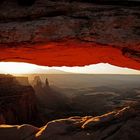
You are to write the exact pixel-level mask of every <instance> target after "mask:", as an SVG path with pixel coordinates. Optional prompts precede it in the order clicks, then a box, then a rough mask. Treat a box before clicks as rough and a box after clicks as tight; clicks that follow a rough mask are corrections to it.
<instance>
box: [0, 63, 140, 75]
mask: <svg viewBox="0 0 140 140" xmlns="http://www.w3.org/2000/svg"><path fill="white" fill-rule="evenodd" d="M56 70H60V71H64V72H71V73H84V74H140V71H138V70H133V69H128V68H121V67H117V66H113V65H110V64H108V63H98V64H93V65H88V66H83V67H66V66H62V67H47V66H39V65H35V64H29V63H17V62H0V73H1V74H2V73H4V74H31V73H47V72H48V73H49V74H50V73H51V72H55V73H56V72H57V71H56Z"/></svg>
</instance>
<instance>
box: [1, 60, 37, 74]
mask: <svg viewBox="0 0 140 140" xmlns="http://www.w3.org/2000/svg"><path fill="white" fill-rule="evenodd" d="M36 69H37V66H36V65H34V64H28V63H17V62H8V63H6V62H0V73H7V74H26V73H33V72H34V71H36Z"/></svg>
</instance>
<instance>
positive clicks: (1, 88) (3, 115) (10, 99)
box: [0, 75, 37, 124]
mask: <svg viewBox="0 0 140 140" xmlns="http://www.w3.org/2000/svg"><path fill="white" fill-rule="evenodd" d="M36 114H37V109H36V97H35V93H34V90H33V88H32V87H31V86H30V85H26V86H25V85H21V84H20V83H19V82H18V81H17V79H16V78H15V77H13V76H11V75H0V123H1V124H5V123H6V124H23V123H33V121H34V120H35V119H36Z"/></svg>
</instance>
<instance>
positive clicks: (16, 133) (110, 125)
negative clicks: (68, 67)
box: [0, 105, 140, 140]
mask: <svg viewBox="0 0 140 140" xmlns="http://www.w3.org/2000/svg"><path fill="white" fill-rule="evenodd" d="M139 109H140V105H135V106H133V107H125V108H123V109H120V110H116V111H113V112H110V113H108V114H105V115H102V116H97V117H92V116H86V117H78V116H76V117H70V118H67V119H61V120H54V121H51V122H49V123H47V125H45V126H43V127H41V128H37V127H34V126H31V125H26V124H25V125H21V126H18V125H14V126H10V125H0V139H1V140H13V139H16V140H22V139H24V140H46V139H48V140H55V139H57V140H77V139H81V140H91V139H92V140H124V139H126V140H132V139H133V140H139V139H140V135H139V131H140V110H139Z"/></svg>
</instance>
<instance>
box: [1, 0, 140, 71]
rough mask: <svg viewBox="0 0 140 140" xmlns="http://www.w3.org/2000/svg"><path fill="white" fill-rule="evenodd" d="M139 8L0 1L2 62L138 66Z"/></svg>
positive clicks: (131, 6) (133, 6)
mask: <svg viewBox="0 0 140 140" xmlns="http://www.w3.org/2000/svg"><path fill="white" fill-rule="evenodd" d="M90 2H91V3H90ZM139 9H140V8H139V4H134V5H131V3H129V4H126V5H125V4H124V5H121V4H118V5H116V4H114V5H112V4H95V3H93V2H92V1H89V3H86V2H85V1H74V0H73V1H69V0H68V1H67V0H64V1H55V0H54V1H53V0H52V1H51V0H50V1H48V0H36V2H35V3H34V4H33V5H32V6H29V7H28V6H19V5H18V4H17V2H16V1H15V0H13V1H10V0H6V1H4V2H3V3H2V4H1V5H0V47H1V52H0V60H1V61H24V62H30V63H36V64H40V65H50V66H52V65H70V66H72V65H86V64H92V63H98V62H108V63H111V64H114V65H119V66H124V67H131V68H135V69H140V65H139V62H140V39H139V38H140V10H139ZM9 48H10V49H9ZM112 52H113V54H112ZM40 56H42V57H40ZM44 57H46V58H47V59H44ZM116 57H117V59H116ZM79 58H84V59H81V60H80V61H78V59H79Z"/></svg>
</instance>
